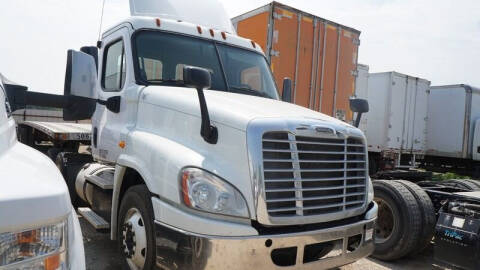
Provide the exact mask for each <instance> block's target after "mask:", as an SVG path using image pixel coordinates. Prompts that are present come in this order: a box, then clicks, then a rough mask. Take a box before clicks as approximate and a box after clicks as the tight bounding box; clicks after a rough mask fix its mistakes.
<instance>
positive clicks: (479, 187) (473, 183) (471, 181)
mask: <svg viewBox="0 0 480 270" xmlns="http://www.w3.org/2000/svg"><path fill="white" fill-rule="evenodd" d="M463 181H465V182H468V183H471V184H472V185H474V186H476V187H477V188H476V189H475V190H480V181H478V180H472V179H465V180H463Z"/></svg>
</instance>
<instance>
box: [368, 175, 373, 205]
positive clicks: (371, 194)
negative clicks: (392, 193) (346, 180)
mask: <svg viewBox="0 0 480 270" xmlns="http://www.w3.org/2000/svg"><path fill="white" fill-rule="evenodd" d="M373 196H374V194H373V183H372V179H371V178H370V177H368V196H367V198H368V200H367V203H370V202H371V201H373Z"/></svg>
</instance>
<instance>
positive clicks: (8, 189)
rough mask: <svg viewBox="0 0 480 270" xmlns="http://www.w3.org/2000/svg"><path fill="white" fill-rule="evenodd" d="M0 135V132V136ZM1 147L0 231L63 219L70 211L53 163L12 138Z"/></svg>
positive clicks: (33, 226) (18, 229)
mask: <svg viewBox="0 0 480 270" xmlns="http://www.w3.org/2000/svg"><path fill="white" fill-rule="evenodd" d="M12 122H13V121H12ZM4 135H5V133H0V137H3V136H4ZM1 150H2V151H1V152H0V168H1V169H0V205H1V207H0V233H2V232H15V231H20V230H23V229H32V228H36V227H39V226H43V225H45V224H52V223H54V222H58V221H60V220H61V219H63V218H66V216H67V215H68V214H69V213H70V212H71V210H72V207H71V204H70V197H69V195H68V189H67V186H66V184H65V181H64V180H63V177H62V176H61V174H60V172H59V171H58V169H57V168H56V166H55V164H54V163H53V162H52V161H51V160H50V159H48V158H47V157H46V156H45V155H43V154H42V153H40V152H38V151H36V150H34V149H32V148H30V147H28V146H25V145H23V144H21V143H19V142H16V141H15V142H14V143H13V144H11V145H10V147H8V148H6V149H1Z"/></svg>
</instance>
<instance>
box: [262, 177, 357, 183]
mask: <svg viewBox="0 0 480 270" xmlns="http://www.w3.org/2000/svg"><path fill="white" fill-rule="evenodd" d="M344 179H346V180H358V179H365V176H358V177H347V178H345V177H336V178H321V179H320V178H311V179H309V178H304V179H302V182H318V181H336V180H344ZM292 181H293V180H292V179H288V178H285V179H268V180H265V183H271V182H292Z"/></svg>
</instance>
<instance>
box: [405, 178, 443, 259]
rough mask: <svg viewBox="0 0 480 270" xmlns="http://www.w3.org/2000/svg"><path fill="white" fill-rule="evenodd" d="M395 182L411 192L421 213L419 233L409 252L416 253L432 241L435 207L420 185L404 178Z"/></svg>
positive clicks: (435, 220) (435, 219)
mask: <svg viewBox="0 0 480 270" xmlns="http://www.w3.org/2000/svg"><path fill="white" fill-rule="evenodd" d="M396 182H398V183H400V184H402V185H403V186H405V187H406V188H407V189H408V190H409V191H410V192H411V193H412V195H413V196H414V197H415V199H416V200H417V203H418V205H419V207H420V212H421V215H422V225H421V233H420V237H418V239H417V243H416V245H415V246H416V248H415V249H414V250H413V251H412V252H411V253H410V255H416V254H419V253H421V252H422V251H424V250H425V248H427V247H428V246H429V245H430V242H431V241H432V238H433V234H434V232H435V224H436V223H437V218H436V216H435V208H434V207H433V203H432V201H431V200H430V197H429V196H428V194H427V193H426V192H425V191H424V190H423V189H422V188H421V187H419V186H418V185H416V184H414V183H412V182H409V181H405V180H398V181H396Z"/></svg>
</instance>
